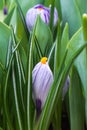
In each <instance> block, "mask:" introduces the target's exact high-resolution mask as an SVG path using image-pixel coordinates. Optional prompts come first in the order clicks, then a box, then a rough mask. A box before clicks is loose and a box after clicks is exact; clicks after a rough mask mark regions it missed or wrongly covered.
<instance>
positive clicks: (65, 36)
mask: <svg viewBox="0 0 87 130" xmlns="http://www.w3.org/2000/svg"><path fill="white" fill-rule="evenodd" d="M68 42H69V27H68V23H66V24H65V27H64V30H63V33H62V38H61V48H60V49H61V61H62V59H63V57H64V54H65V51H66V46H67V43H68Z"/></svg>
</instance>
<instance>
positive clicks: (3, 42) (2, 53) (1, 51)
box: [0, 22, 11, 68]
mask: <svg viewBox="0 0 87 130" xmlns="http://www.w3.org/2000/svg"><path fill="white" fill-rule="evenodd" d="M10 35H11V30H10V28H9V27H8V26H7V25H6V24H4V23H1V22H0V64H1V65H2V66H3V68H5V65H6V55H7V49H8V44H9V38H10Z"/></svg>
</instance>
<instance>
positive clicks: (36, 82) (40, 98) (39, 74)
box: [32, 57, 53, 111]
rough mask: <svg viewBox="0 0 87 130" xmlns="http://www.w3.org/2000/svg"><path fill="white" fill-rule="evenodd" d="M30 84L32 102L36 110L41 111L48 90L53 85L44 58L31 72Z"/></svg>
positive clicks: (49, 70) (51, 75)
mask: <svg viewBox="0 0 87 130" xmlns="http://www.w3.org/2000/svg"><path fill="white" fill-rule="evenodd" d="M32 82H33V83H32V84H33V90H32V91H33V100H34V103H35V106H36V110H37V111H41V110H42V108H43V106H44V104H45V101H46V98H47V95H48V92H49V89H50V87H51V86H52V83H53V74H52V71H51V69H50V67H49V65H48V62H47V58H46V57H43V58H42V59H41V61H40V62H39V63H38V64H36V66H35V67H34V69H33V72H32Z"/></svg>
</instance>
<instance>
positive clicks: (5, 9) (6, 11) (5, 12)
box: [3, 6, 8, 15]
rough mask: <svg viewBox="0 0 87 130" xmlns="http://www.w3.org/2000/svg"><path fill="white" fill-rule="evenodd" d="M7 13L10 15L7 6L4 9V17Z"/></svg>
mask: <svg viewBox="0 0 87 130" xmlns="http://www.w3.org/2000/svg"><path fill="white" fill-rule="evenodd" d="M7 13H8V9H7V7H6V6H5V7H4V8H3V14H4V15H7Z"/></svg>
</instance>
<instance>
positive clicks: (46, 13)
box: [26, 4, 58, 31]
mask: <svg viewBox="0 0 87 130" xmlns="http://www.w3.org/2000/svg"><path fill="white" fill-rule="evenodd" d="M38 15H40V17H41V19H42V20H43V21H44V23H46V24H49V20H50V7H49V8H47V7H45V6H43V5H41V4H38V5H36V6H34V7H32V8H31V9H29V10H28V11H27V13H26V25H27V28H28V30H29V31H32V29H33V26H34V24H35V22H36V19H37V16H38ZM57 21H58V13H57V10H56V8H54V26H55V25H56V24H57Z"/></svg>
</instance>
